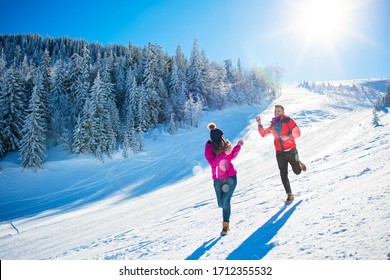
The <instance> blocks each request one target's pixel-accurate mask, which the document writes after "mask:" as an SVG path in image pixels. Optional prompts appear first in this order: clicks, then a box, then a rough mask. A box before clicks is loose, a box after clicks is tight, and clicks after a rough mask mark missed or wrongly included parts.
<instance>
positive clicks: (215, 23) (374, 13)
mask: <svg viewBox="0 0 390 280" xmlns="http://www.w3.org/2000/svg"><path fill="white" fill-rule="evenodd" d="M318 1H322V2H323V3H322V4H320V5H317V6H315V7H314V8H313V7H312V6H313V5H312V4H313V3H316V2H318ZM324 3H325V4H324ZM321 5H322V6H321ZM0 7H1V16H0V34H20V33H23V34H25V33H38V34H39V35H41V36H51V37H61V36H68V37H71V38H83V39H86V40H88V41H91V42H92V41H94V42H100V43H102V44H123V45H127V44H128V43H129V42H132V43H133V44H134V45H136V46H144V45H146V44H147V43H148V42H153V43H157V44H159V45H161V46H162V47H163V48H164V50H166V51H167V52H168V53H169V54H174V52H175V50H176V47H177V45H180V46H181V47H182V49H183V51H184V52H185V54H186V55H187V57H189V56H190V51H191V47H192V44H193V41H194V38H195V37H196V38H197V39H198V41H199V45H200V47H201V48H203V49H204V50H205V51H206V54H207V56H208V57H209V59H210V60H212V61H214V60H215V61H222V60H224V59H232V60H233V62H237V59H238V58H240V59H241V62H242V63H243V65H244V66H245V67H251V66H254V65H256V66H261V67H265V66H267V65H278V66H280V67H283V68H284V70H285V73H284V81H301V80H316V81H320V80H340V79H359V78H383V77H390V16H389V15H388V11H390V1H386V0H335V1H333V0H311V1H310V0H273V1H271V0H268V1H266V0H160V1H157V0H142V1H141V0H139V1H134V0H128V1H125V0H111V1H101V0H94V1H82V0H78V1H75V0H67V1H51V2H49V1H41V0H36V1H33V0H0ZM318 10H320V11H321V12H320V13H319V14H317V13H318ZM386 13H387V14H386ZM308 15H312V16H308ZM313 15H314V16H313Z"/></svg>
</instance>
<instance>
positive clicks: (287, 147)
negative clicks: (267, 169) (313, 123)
mask: <svg viewBox="0 0 390 280" xmlns="http://www.w3.org/2000/svg"><path fill="white" fill-rule="evenodd" d="M274 115H275V117H274V118H272V121H271V126H270V127H268V128H267V129H264V127H263V125H262V124H261V119H260V117H259V116H257V117H256V121H257V124H258V130H259V133H260V135H261V136H262V137H264V136H266V135H267V134H270V133H271V134H272V135H273V136H274V138H275V140H274V145H275V150H276V160H277V162H278V166H279V170H280V177H281V179H282V183H283V186H284V189H285V190H286V193H287V200H286V202H291V201H293V200H294V195H293V194H292V191H291V186H290V181H289V179H288V164H289V163H290V165H291V167H292V170H293V171H294V173H295V174H297V175H298V174H300V173H301V171H306V166H305V165H304V164H303V163H302V162H301V161H300V160H299V156H298V151H297V148H296V144H295V140H294V139H296V138H298V137H299V136H301V131H300V130H299V127H298V126H297V124H296V123H295V121H294V120H293V119H291V118H290V117H287V116H285V115H284V108H283V106H281V105H276V106H275V112H274Z"/></svg>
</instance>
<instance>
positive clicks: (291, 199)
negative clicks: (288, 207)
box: [286, 193, 294, 203]
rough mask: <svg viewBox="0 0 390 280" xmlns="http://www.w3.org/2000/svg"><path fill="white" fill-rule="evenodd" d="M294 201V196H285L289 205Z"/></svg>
mask: <svg viewBox="0 0 390 280" xmlns="http://www.w3.org/2000/svg"><path fill="white" fill-rule="evenodd" d="M293 200H294V195H293V194H292V193H288V194H287V199H286V203H290V202H292V201H293Z"/></svg>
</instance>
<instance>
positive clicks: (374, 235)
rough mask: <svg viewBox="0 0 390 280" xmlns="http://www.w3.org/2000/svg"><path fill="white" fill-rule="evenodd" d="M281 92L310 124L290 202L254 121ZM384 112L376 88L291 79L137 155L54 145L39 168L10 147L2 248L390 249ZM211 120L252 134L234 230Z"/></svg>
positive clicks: (328, 255) (113, 252)
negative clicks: (23, 165) (213, 161)
mask: <svg viewBox="0 0 390 280" xmlns="http://www.w3.org/2000/svg"><path fill="white" fill-rule="evenodd" d="M344 94H345V93H344ZM346 100H348V102H346ZM274 104H282V105H284V106H285V108H286V114H287V115H289V116H291V117H292V118H294V119H295V121H296V122H297V123H298V125H299V126H300V128H301V132H302V136H301V138H299V139H297V145H298V150H299V153H300V157H301V159H302V161H303V162H305V163H306V165H307V167H308V171H307V172H305V173H302V174H301V175H299V176H295V175H294V174H293V173H292V172H290V181H291V185H292V189H293V192H294V193H295V195H296V200H295V203H294V204H292V205H290V206H288V207H283V201H284V199H285V194H284V190H283V187H282V185H281V182H280V178H279V172H278V169H277V165H276V160H275V152H274V148H273V139H272V137H266V138H261V137H260V136H259V134H258V132H257V126H256V123H255V121H254V118H255V116H256V115H257V114H260V115H261V117H262V119H263V122H264V123H266V122H267V120H270V119H271V117H272V115H273V105H274ZM347 104H348V105H349V106H346V105H347ZM357 104H358V105H357ZM379 118H380V123H381V124H382V125H381V126H376V127H374V126H373V125H372V106H371V104H370V102H369V101H367V100H361V99H359V98H350V96H346V97H345V98H343V95H337V96H335V95H334V94H333V95H332V94H323V93H322V94H317V93H313V92H309V91H308V90H306V89H298V88H296V87H295V85H293V84H291V85H286V86H285V87H284V88H283V92H282V96H281V97H280V98H278V100H276V101H275V102H274V103H273V104H270V105H269V106H266V107H265V108H254V107H248V106H241V107H237V108H233V109H229V110H228V111H216V112H209V113H207V114H205V115H204V116H203V118H202V121H201V124H200V127H199V128H194V129H192V131H179V133H178V134H177V135H175V136H170V135H167V134H165V133H163V132H161V131H155V132H153V133H151V135H149V139H148V140H147V145H146V151H145V152H144V153H141V154H138V155H134V156H132V157H131V158H129V159H127V160H123V159H122V158H121V156H120V154H119V153H118V154H117V155H116V156H115V158H114V159H113V160H107V161H106V162H104V163H102V162H99V161H98V160H96V159H95V158H93V157H89V156H73V155H68V154H66V153H65V152H63V151H61V150H59V149H58V148H54V149H52V150H51V151H50V152H49V156H48V161H47V162H46V163H45V166H44V167H45V169H44V170H41V171H39V172H38V173H33V172H31V171H27V170H25V171H22V170H21V169H20V167H19V166H18V161H17V158H18V155H17V154H12V155H8V156H7V157H6V158H5V159H4V160H3V161H2V162H0V165H1V167H3V173H2V174H1V175H0V182H1V189H0V221H1V222H0V248H1V251H0V259H145V260H151V259H153V260H161V259H178V260H180V259H212V260H217V259H218V260H219V259H314V260H316V259H318V260H324V259H351V260H355V259H366V260H371V259H373V260H386V259H390V234H389V233H390V211H389V209H390V188H389V181H390V180H389V179H390V172H389V168H388V161H389V160H390V156H389V152H388V150H389V148H390V130H389V126H390V116H389V114H385V113H381V114H380V115H379ZM210 121H214V122H216V123H217V125H218V126H219V127H220V128H221V129H222V130H224V132H225V135H226V136H227V137H228V138H229V139H230V140H232V141H233V142H236V141H237V140H238V139H240V138H243V139H244V141H245V145H244V146H243V149H242V150H241V152H240V154H239V156H238V157H237V159H236V160H235V166H236V168H237V170H238V186H237V188H236V191H235V194H234V196H233V199H232V216H231V228H232V230H231V233H230V234H229V235H228V236H226V237H224V238H220V237H219V232H220V229H221V216H222V215H221V210H220V209H219V208H217V205H216V199H215V195H214V190H213V187H212V180H211V175H210V170H209V167H208V166H207V163H206V161H205V160H204V158H203V146H204V143H205V141H206V140H207V139H208V134H209V132H208V130H207V128H206V125H207V123H208V122H210Z"/></svg>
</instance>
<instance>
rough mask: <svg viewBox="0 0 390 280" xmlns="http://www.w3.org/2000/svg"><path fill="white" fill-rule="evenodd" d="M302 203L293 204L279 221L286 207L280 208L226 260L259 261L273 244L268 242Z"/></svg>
mask: <svg viewBox="0 0 390 280" xmlns="http://www.w3.org/2000/svg"><path fill="white" fill-rule="evenodd" d="M301 203H302V200H300V201H299V202H297V203H296V204H294V206H292V207H291V208H290V209H289V210H288V211H286V213H284V214H283V216H281V217H280V218H279V219H278V217H279V216H280V215H281V214H282V213H283V211H284V210H286V207H283V208H281V209H280V210H279V211H278V212H277V213H276V214H275V215H273V216H272V217H271V218H270V219H269V220H268V221H267V222H266V223H265V224H264V225H262V226H261V227H260V228H258V229H257V230H256V231H255V232H254V233H253V234H252V235H251V236H249V237H248V238H247V239H246V240H245V241H244V242H243V243H242V244H241V245H240V246H239V247H237V248H236V249H235V250H234V251H233V252H231V253H230V254H229V255H228V256H227V258H226V259H227V260H260V259H262V258H263V257H264V256H265V255H267V254H268V252H269V251H271V250H272V248H274V247H275V244H274V243H270V244H269V241H270V240H271V239H272V238H273V237H274V236H275V235H276V234H277V233H278V231H279V230H280V229H281V228H282V227H283V226H284V224H285V223H286V222H287V220H288V219H289V218H290V217H291V215H292V213H293V212H294V211H295V210H296V208H297V206H298V205H299V204H301Z"/></svg>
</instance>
